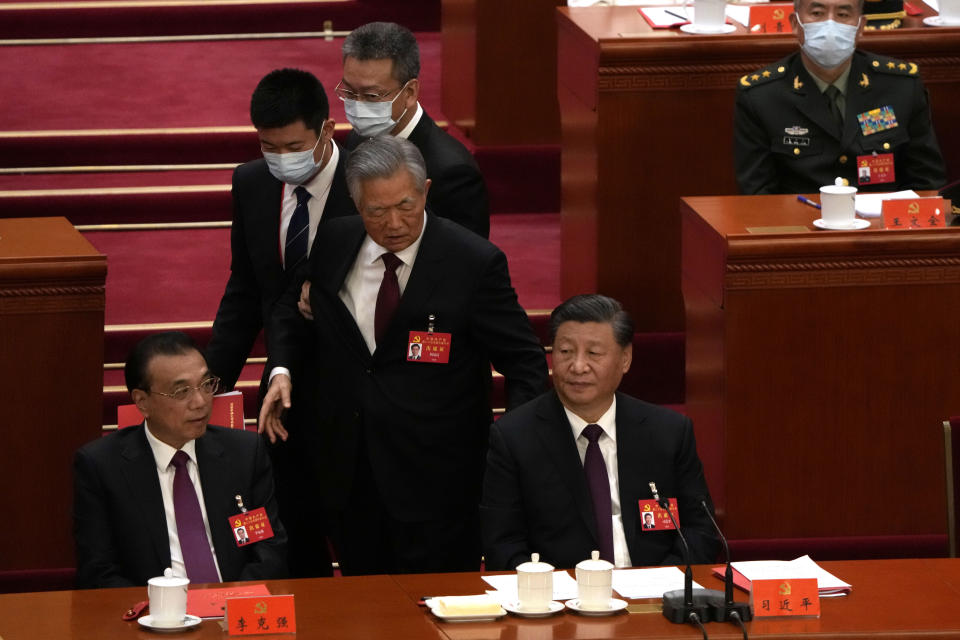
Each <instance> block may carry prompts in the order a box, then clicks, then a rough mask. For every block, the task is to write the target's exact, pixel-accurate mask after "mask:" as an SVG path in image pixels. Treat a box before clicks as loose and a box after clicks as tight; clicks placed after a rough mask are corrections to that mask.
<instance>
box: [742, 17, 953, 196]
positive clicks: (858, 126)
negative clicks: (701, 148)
mask: <svg viewBox="0 0 960 640" xmlns="http://www.w3.org/2000/svg"><path fill="white" fill-rule="evenodd" d="M794 9H795V11H794V13H793V14H792V15H791V16H790V22H791V24H792V25H793V31H794V33H795V34H796V35H797V38H798V40H799V42H800V50H799V51H797V52H795V53H792V54H790V55H789V56H787V57H786V58H784V59H782V60H780V61H779V62H775V63H774V64H772V65H770V66H768V67H765V68H763V69H759V70H757V71H755V72H753V73H748V74H747V75H745V76H743V77H742V78H741V79H740V83H739V85H740V86H739V87H738V91H737V102H736V115H735V121H734V160H735V163H736V173H737V182H738V183H739V185H740V190H741V191H742V192H743V193H747V194H762V193H816V192H817V191H818V190H819V189H820V187H822V186H824V185H828V184H833V183H834V180H835V179H836V178H838V177H839V178H841V179H842V180H843V181H844V182H845V183H846V184H848V185H851V186H859V188H860V189H861V190H862V191H897V190H900V189H938V188H940V187H942V186H943V185H944V183H945V182H946V178H945V176H946V172H945V169H944V164H943V158H942V156H941V155H940V147H939V146H938V144H937V137H936V135H935V134H934V131H933V124H932V122H931V118H930V105H929V100H928V98H927V90H926V88H925V87H924V86H923V82H922V81H921V79H920V74H919V69H918V68H917V65H916V64H914V63H912V62H906V61H902V60H894V59H892V58H887V57H884V56H878V55H874V54H870V53H866V52H864V51H859V50H856V49H855V45H856V40H857V38H859V36H860V34H861V32H862V31H863V28H864V23H865V20H864V16H863V0H795V2H794ZM861 167H868V168H871V171H869V172H860V171H859V170H858V169H859V168H861Z"/></svg>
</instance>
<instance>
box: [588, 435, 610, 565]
mask: <svg viewBox="0 0 960 640" xmlns="http://www.w3.org/2000/svg"><path fill="white" fill-rule="evenodd" d="M583 435H584V436H585V437H586V438H587V440H589V441H590V444H588V445H587V455H586V456H584V458H583V470H584V471H585V472H586V474H587V486H588V487H590V496H591V497H592V498H593V515H594V517H595V518H596V521H597V538H598V541H599V543H600V557H601V558H603V559H604V560H606V561H607V562H611V563H612V562H613V506H612V505H611V504H610V480H609V479H608V478H607V465H606V464H604V462H603V454H602V453H600V445H599V444H597V441H598V440H599V439H600V436H602V435H603V428H601V427H600V425H598V424H588V425H587V426H586V427H585V428H584V430H583Z"/></svg>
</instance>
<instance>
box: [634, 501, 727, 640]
mask: <svg viewBox="0 0 960 640" xmlns="http://www.w3.org/2000/svg"><path fill="white" fill-rule="evenodd" d="M649 485H650V492H651V493H653V499H654V500H656V501H657V504H659V505H660V506H661V507H663V509H665V510H666V512H667V515H668V516H670V522H672V523H673V528H674V529H675V530H676V532H677V535H678V536H680V542H681V546H682V548H683V562H684V563H685V564H686V565H687V570H686V571H685V572H684V574H683V589H676V590H674V591H667V592H666V593H664V594H663V617H664V618H666V619H667V620H669V621H670V622H673V623H674V624H686V623H688V622H689V623H691V624H695V625H696V626H697V627H699V628H700V631H701V632H703V636H704V637H706V636H707V632H706V631H704V630H703V627H702V626H701V624H700V623H701V622H710V620H711V618H710V611H711V609H710V607H711V605H712V604H716V603H717V602H719V603H722V602H723V594H722V593H720V592H719V591H714V590H712V589H694V588H693V567H692V566H691V564H690V547H689V546H688V545H687V539H686V538H685V537H684V535H683V532H682V531H680V525H679V524H678V523H677V519H676V518H674V517H673V513H671V511H670V501H669V500H667V499H666V498H661V497H660V494H659V493H657V484H656V483H655V482H651V483H649Z"/></svg>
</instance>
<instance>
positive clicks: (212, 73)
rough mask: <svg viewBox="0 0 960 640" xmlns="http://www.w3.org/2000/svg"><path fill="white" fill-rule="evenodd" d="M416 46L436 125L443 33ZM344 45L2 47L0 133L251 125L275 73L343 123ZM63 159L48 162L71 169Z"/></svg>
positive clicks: (304, 41) (421, 37)
mask: <svg viewBox="0 0 960 640" xmlns="http://www.w3.org/2000/svg"><path fill="white" fill-rule="evenodd" d="M2 17H3V16H2V15H0V18H2ZM417 40H418V42H419V44H420V58H421V66H422V70H421V76H420V77H421V79H422V82H421V87H422V88H421V98H420V99H421V104H423V107H424V109H426V110H427V111H428V112H430V113H431V115H432V116H434V119H437V118H440V117H441V116H442V114H441V113H440V62H441V60H440V34H439V33H418V34H417ZM342 44H343V39H342V38H337V39H335V40H332V41H330V42H327V41H324V40H323V39H318V38H300V39H285V40H229V41H218V42H177V43H172V42H171V43H138V44H81V45H60V46H56V45H41V46H10V47H0V68H2V69H3V70H4V72H3V74H0V95H2V96H4V97H5V99H4V108H3V110H2V111H0V131H27V130H48V129H125V128H137V127H146V128H157V127H207V126H236V125H241V126H249V125H250V116H249V112H248V109H249V106H250V94H251V93H252V92H253V89H254V87H256V85H257V82H258V81H259V80H260V78H262V77H263V76H264V75H266V74H267V73H268V72H270V71H271V70H273V69H276V68H278V67H298V68H301V69H305V70H307V71H310V72H311V73H313V74H314V75H316V76H317V77H318V78H319V79H320V81H321V82H322V83H323V86H324V87H325V88H326V90H327V94H328V96H329V97H330V98H331V100H330V106H331V114H332V117H333V118H334V119H335V120H336V121H337V122H346V119H345V118H344V115H343V104H342V103H341V102H340V100H338V99H337V98H336V96H334V94H333V88H334V87H335V86H336V84H337V83H338V82H339V81H340V75H341V74H340V69H341V62H340V47H341V46H342ZM24 61H29V62H30V64H24ZM67 106H68V108H67ZM0 142H2V140H0ZM62 142H63V144H69V140H68V139H65V140H63V141H62ZM2 149H3V148H2V146H0V157H3V158H4V163H5V165H6V166H29V165H25V164H23V163H18V164H15V165H10V164H7V163H9V162H10V161H11V160H14V158H11V157H9V156H7V155H6V154H5V153H3V151H2ZM56 156H57V154H56V153H52V154H51V157H50V158H49V160H50V162H48V163H46V164H52V165H62V164H64V163H63V162H61V161H60V160H59V159H58V158H57V157H56ZM246 159H248V158H234V159H233V160H234V161H235V162H241V161H243V160H246ZM91 160H93V159H91ZM181 162H197V160H194V159H191V158H190V157H184V158H183V159H182V160H181ZM93 163H95V162H88V163H87V164H93Z"/></svg>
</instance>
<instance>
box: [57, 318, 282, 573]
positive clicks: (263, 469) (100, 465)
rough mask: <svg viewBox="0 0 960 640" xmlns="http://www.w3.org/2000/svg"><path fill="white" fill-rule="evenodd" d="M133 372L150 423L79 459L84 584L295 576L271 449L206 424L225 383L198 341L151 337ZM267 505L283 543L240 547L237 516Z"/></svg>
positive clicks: (131, 380) (172, 335) (98, 444)
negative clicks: (289, 567) (289, 568)
mask: <svg viewBox="0 0 960 640" xmlns="http://www.w3.org/2000/svg"><path fill="white" fill-rule="evenodd" d="M124 374H125V377H126V383H127V389H128V390H129V391H130V395H131V396H132V397H133V401H134V402H135V403H136V405H137V408H138V409H139V410H140V412H141V413H142V414H143V415H144V421H143V424H141V425H138V426H135V427H128V428H126V429H122V430H120V431H118V432H116V433H112V434H110V435H108V436H105V437H103V438H100V439H98V440H96V441H94V442H91V443H89V444H86V445H84V446H83V447H81V448H80V450H79V451H77V454H76V456H75V458H74V514H73V515H74V539H75V543H76V556H77V586H78V587H81V588H98V587H122V586H135V585H145V584H146V583H147V580H149V579H150V578H152V577H155V576H160V575H163V572H164V569H166V568H168V567H169V568H171V569H173V574H174V575H175V576H181V577H187V578H189V579H190V581H191V582H192V583H194V584H198V583H210V582H230V581H235V580H266V579H272V578H282V577H284V576H285V575H286V533H285V532H284V529H283V525H282V524H280V521H279V520H278V518H277V506H276V501H275V500H274V496H273V474H272V471H271V468H270V460H269V458H268V457H267V452H266V447H265V444H264V442H263V441H262V440H261V439H260V438H259V437H258V436H257V435H256V434H255V433H250V432H247V431H239V430H230V429H224V428H222V427H216V426H210V425H208V424H207V421H208V420H209V419H210V410H211V407H212V405H213V395H214V394H215V393H216V392H217V389H218V387H219V384H220V379H219V378H217V377H215V376H212V375H211V374H210V371H209V370H208V369H207V363H206V361H205V360H204V357H203V355H202V354H201V353H200V351H199V350H198V349H197V347H196V345H195V344H194V343H193V340H191V339H190V337H189V336H187V335H186V334H183V333H180V332H174V331H171V332H167V333H158V334H155V335H151V336H148V337H147V338H144V339H143V340H141V341H140V342H139V343H138V344H137V345H136V346H135V347H134V348H133V351H132V352H131V353H130V356H129V358H128V359H127V363H126V366H125V368H124ZM241 504H242V506H243V508H244V509H246V510H247V511H248V513H247V514H242V513H241V512H242V509H241V506H240V505H241ZM260 508H263V509H264V510H265V516H266V518H267V519H268V520H269V524H270V529H272V535H267V534H268V533H269V531H265V532H264V533H263V535H260V536H252V537H251V538H252V539H251V540H250V541H249V542H247V543H245V544H243V546H240V542H239V541H238V540H237V538H236V537H235V536H234V529H235V527H236V525H235V522H236V521H237V518H238V516H241V515H242V516H243V517H242V518H241V519H242V520H244V521H246V518H247V517H251V518H257V517H260V514H261V513H263V512H257V511H256V510H257V509H260ZM248 529H249V527H248Z"/></svg>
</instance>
